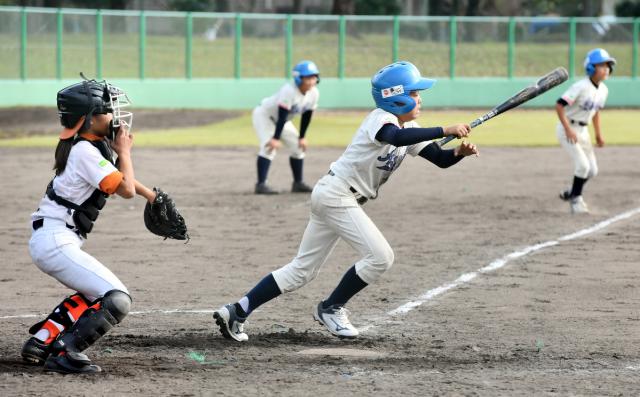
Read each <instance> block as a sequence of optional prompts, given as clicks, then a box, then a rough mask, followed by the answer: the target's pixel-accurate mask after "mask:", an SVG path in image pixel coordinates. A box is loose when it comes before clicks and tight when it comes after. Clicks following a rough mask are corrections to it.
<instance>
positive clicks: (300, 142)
mask: <svg viewBox="0 0 640 397" xmlns="http://www.w3.org/2000/svg"><path fill="white" fill-rule="evenodd" d="M298 146H299V147H300V149H302V151H303V152H306V151H307V138H300V139H299V140H298Z"/></svg>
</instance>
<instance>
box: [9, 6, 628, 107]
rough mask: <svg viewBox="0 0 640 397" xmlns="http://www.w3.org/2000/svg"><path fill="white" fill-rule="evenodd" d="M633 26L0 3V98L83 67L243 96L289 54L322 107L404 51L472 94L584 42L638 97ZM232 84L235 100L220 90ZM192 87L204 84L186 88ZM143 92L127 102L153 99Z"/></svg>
mask: <svg viewBox="0 0 640 397" xmlns="http://www.w3.org/2000/svg"><path fill="white" fill-rule="evenodd" d="M639 31H640V19H638V18H636V19H632V18H608V19H602V18H563V17H536V18H532V17H455V16H453V17H436V16H434V17H429V16H425V17H416V16H333V15H284V14H228V13H191V12H165V11H129V10H88V9H53V8H31V7H26V8H22V7H0V59H1V63H0V85H2V86H4V87H5V88H6V90H4V91H3V94H2V97H0V106H10V105H16V104H18V105H20V104H26V105H29V104H40V102H42V101H44V100H45V98H46V95H47V94H48V92H49V90H51V89H54V88H56V87H60V86H61V85H63V84H66V83H68V82H69V81H74V80H77V78H78V73H79V72H80V71H83V72H84V73H85V75H87V76H92V77H96V78H98V79H102V78H108V79H110V80H113V81H118V82H120V83H121V85H123V86H125V88H126V87H131V89H133V90H134V91H138V90H151V91H153V92H160V91H161V88H170V89H173V90H174V91H173V92H175V93H176V94H177V95H175V98H174V100H172V101H168V103H166V104H164V105H162V106H177V107H193V106H195V107H226V108H243V107H251V106H253V105H254V104H255V103H256V102H257V100H258V99H257V96H260V95H264V93H265V92H269V91H271V90H272V89H275V88H277V85H279V84H282V81H283V79H288V78H290V77H291V68H292V66H293V65H294V64H295V63H296V62H297V61H299V60H301V59H311V60H313V61H314V62H316V64H318V67H319V68H320V70H321V72H322V77H323V84H322V91H323V102H324V104H325V105H326V106H328V107H344V106H349V107H365V106H369V104H370V99H367V102H366V104H365V103H364V102H363V101H362V100H361V99H360V98H364V97H365V96H363V95H357V94H352V93H349V92H347V87H348V88H349V89H356V90H361V89H364V90H365V91H367V89H366V85H367V84H368V78H369V77H370V76H371V75H372V74H373V73H374V72H375V71H376V70H377V69H378V68H380V67H381V66H383V65H385V64H387V63H390V62H392V61H395V60H398V59H408V60H411V61H412V62H414V63H416V64H417V65H419V67H420V69H421V70H422V71H423V74H425V75H428V76H433V77H436V78H438V79H439V80H440V81H441V82H442V84H441V86H444V88H447V89H454V90H456V93H447V95H445V96H446V97H447V98H449V99H450V100H451V101H452V102H451V103H449V102H446V101H445V102H444V103H442V102H438V103H434V105H443V106H456V105H460V104H462V105H460V106H484V105H485V102H487V103H488V102H489V101H490V100H493V93H495V91H496V90H495V88H496V87H498V86H500V87H503V88H505V89H506V88H508V89H511V87H514V88H517V87H518V86H519V85H521V84H523V83H526V82H530V81H531V78H532V77H535V76H540V75H543V74H545V73H546V72H548V71H549V70H551V69H553V68H555V67H557V66H560V65H562V66H565V67H566V68H567V69H568V70H569V74H570V76H571V78H577V77H580V76H582V75H583V67H582V59H583V57H584V55H585V54H586V52H587V51H588V50H589V49H591V48H594V47H604V48H606V49H607V50H608V51H609V52H610V53H611V54H612V55H613V56H615V57H616V58H617V60H618V65H617V68H616V70H615V74H614V77H613V78H612V79H611V80H610V84H612V85H613V86H614V87H616V88H618V87H620V88H619V90H622V91H619V93H618V94H615V93H614V91H615V90H611V91H612V93H611V94H612V96H613V98H612V99H613V102H614V103H615V104H617V105H618V106H640V97H639V95H640V94H638V92H640V83H639V82H638V81H639V80H638V61H639V55H638V36H639ZM482 84H484V86H483V85H482ZM154 87H155V88H154ZM482 87H484V88H485V90H486V91H487V92H485V93H483V92H482V91H483V90H482ZM25 88H27V90H25ZM205 88H206V89H205ZM209 89H210V90H212V91H208V90H209ZM478 89H480V92H478ZM508 89H507V90H508ZM43 90H44V91H43ZM154 90H157V91H154ZM26 91H28V92H26ZM216 91H217V93H216ZM240 91H243V92H244V93H243V94H241V95H239V97H242V98H244V99H243V101H242V102H240V101H239V100H238V99H234V98H229V94H232V93H235V94H237V93H238V92H240ZM246 91H248V92H246ZM634 91H635V92H634ZM207 92H209V96H210V97H211V98H209V99H207V98H208V97H207V96H206V93H207ZM325 94H328V95H325ZM192 95H205V96H204V97H202V96H201V97H200V98H198V100H190V99H189V98H187V97H189V96H192ZM616 95H617V96H618V97H616ZM215 96H217V97H219V98H224V99H215V98H214V97H215ZM142 97H143V98H147V97H148V95H144V94H142ZM367 98H368V97H367ZM470 98H471V99H470ZM150 99H156V100H157V97H155V98H150ZM48 101H49V102H51V101H50V97H49V99H48ZM134 101H135V98H134ZM146 101H147V100H146V99H143V100H142V103H138V104H139V105H142V106H153V105H157V101H156V102H155V103H152V101H150V103H147V102H146ZM165 102H167V101H165Z"/></svg>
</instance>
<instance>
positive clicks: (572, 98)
mask: <svg viewBox="0 0 640 397" xmlns="http://www.w3.org/2000/svg"><path fill="white" fill-rule="evenodd" d="M615 64H616V60H615V58H613V57H611V55H609V53H608V52H607V51H606V50H604V49H602V48H596V49H593V50H591V51H589V52H588V53H587V56H586V57H585V59H584V71H585V73H586V74H587V77H585V78H584V79H581V80H579V81H577V82H575V83H574V84H573V85H572V86H571V87H569V89H568V90H567V91H566V92H565V93H564V94H562V96H561V97H560V99H558V101H557V103H556V112H557V114H558V119H559V123H558V125H557V127H556V135H557V137H558V140H559V141H560V145H561V146H562V147H563V148H564V150H565V151H566V152H567V153H569V155H570V156H571V159H572V160H573V166H574V167H573V184H572V186H571V188H570V189H566V190H563V191H562V192H560V198H561V199H562V200H564V201H567V202H569V205H570V209H571V212H572V213H574V214H577V213H588V212H589V208H588V207H587V204H586V203H585V201H584V199H583V198H582V188H583V186H584V184H585V183H586V182H587V180H589V179H590V178H593V177H594V176H596V175H597V174H598V163H597V161H596V156H595V152H594V151H593V145H592V144H591V138H590V136H589V129H588V126H589V124H590V123H591V122H592V121H593V128H594V130H595V135H596V145H597V146H598V147H603V146H604V139H603V138H602V131H601V129H600V109H602V108H604V104H605V102H606V100H607V96H608V95H609V89H608V88H607V86H606V85H605V84H604V80H606V79H607V78H608V77H609V74H611V73H612V72H613V67H614V66H615Z"/></svg>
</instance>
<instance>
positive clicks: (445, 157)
mask: <svg viewBox="0 0 640 397" xmlns="http://www.w3.org/2000/svg"><path fill="white" fill-rule="evenodd" d="M419 155H420V157H422V158H424V159H426V160H429V161H430V162H432V163H433V164H435V165H437V166H438V167H440V168H449V167H451V166H452V165H454V164H457V163H458V162H459V161H460V160H462V159H463V158H464V156H457V155H456V150H455V149H446V150H445V149H442V148H441V147H440V145H438V144H437V143H430V144H428V145H427V146H425V148H424V149H422V150H421V151H420V153H419Z"/></svg>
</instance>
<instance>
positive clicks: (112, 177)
mask: <svg viewBox="0 0 640 397" xmlns="http://www.w3.org/2000/svg"><path fill="white" fill-rule="evenodd" d="M123 178H124V176H123V175H122V172H120V171H113V172H112V173H110V174H109V175H107V176H105V177H104V178H102V180H101V181H100V190H102V191H103V192H105V193H107V194H113V193H115V192H116V190H118V186H120V182H122V179H123Z"/></svg>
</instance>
